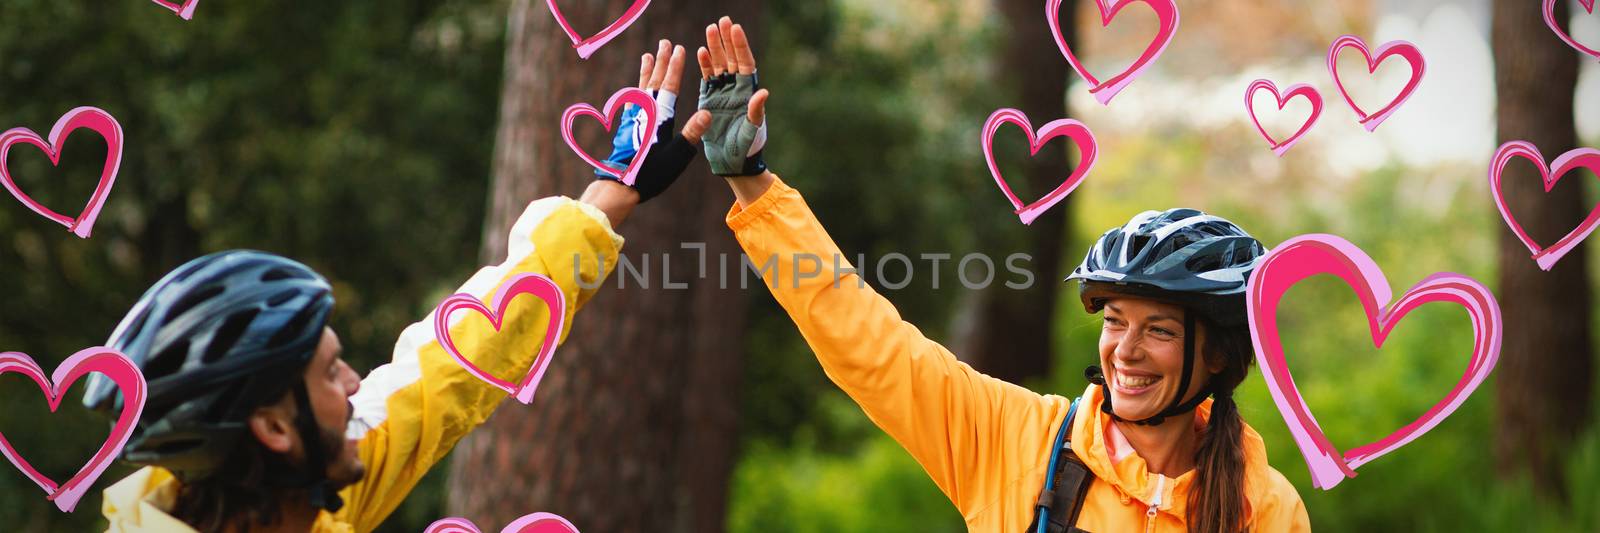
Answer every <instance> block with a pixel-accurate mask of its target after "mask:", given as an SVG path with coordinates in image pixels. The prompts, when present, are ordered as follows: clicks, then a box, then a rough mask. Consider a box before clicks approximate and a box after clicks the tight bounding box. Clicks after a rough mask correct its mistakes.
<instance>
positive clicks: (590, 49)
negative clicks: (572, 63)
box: [545, 0, 650, 59]
mask: <svg viewBox="0 0 1600 533" xmlns="http://www.w3.org/2000/svg"><path fill="white" fill-rule="evenodd" d="M545 3H546V4H548V5H549V6H550V14H551V15H555V17H556V24H559V25H561V31H564V32H567V38H568V39H572V47H573V48H576V49H578V57H580V58H583V59H589V55H590V54H593V53H594V51H595V50H599V49H600V47H602V46H605V45H606V43H607V42H610V41H611V40H612V39H615V38H616V37H617V35H620V34H622V30H626V29H628V26H631V25H633V22H634V21H636V20H639V16H640V15H643V14H644V8H646V7H650V0H633V5H631V6H628V10H627V11H624V12H623V13H622V16H620V17H617V20H614V21H612V22H611V25H610V26H606V27H605V29H602V30H600V32H599V33H596V34H594V35H593V36H590V37H584V36H582V35H578V32H577V31H576V30H573V29H572V25H571V24H568V23H567V17H566V16H565V15H562V14H561V8H560V7H557V6H556V0H545Z"/></svg>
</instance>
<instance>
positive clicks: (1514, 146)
mask: <svg viewBox="0 0 1600 533" xmlns="http://www.w3.org/2000/svg"><path fill="white" fill-rule="evenodd" d="M1518 157H1521V158H1523V159H1527V160H1529V161H1532V162H1533V166H1534V167H1536V168H1538V169H1539V178H1540V180H1541V181H1543V182H1544V192H1546V193H1548V192H1550V190H1551V189H1554V188H1555V186H1556V182H1557V181H1560V180H1561V177H1562V176H1564V175H1566V174H1567V173H1568V172H1571V171H1573V170H1576V169H1579V168H1587V169H1589V171H1590V172H1593V173H1595V175H1597V176H1600V150H1596V149H1594V148H1578V149H1575V150H1572V151H1569V152H1567V153H1564V154H1561V157H1557V158H1556V160H1555V161H1552V162H1551V163H1550V166H1548V167H1546V166H1545V164H1544V155H1542V154H1540V153H1539V149H1538V148H1537V147H1534V146H1533V143H1530V142H1528V141H1511V142H1507V143H1505V144H1503V145H1500V149H1499V150H1496V151H1495V153H1494V161H1492V162H1490V163H1489V190H1490V191H1491V192H1493V193H1494V205H1495V207H1498V208H1500V217H1501V218H1504V219H1506V225H1508V226H1511V231H1512V232H1513V233H1516V234H1517V238H1518V239H1522V244H1523V245H1525V246H1527V247H1528V251H1530V252H1533V261H1534V262H1535V263H1538V264H1539V268H1540V269H1542V270H1547V271H1548V270H1550V268H1551V267H1553V266H1555V264H1556V261H1559V260H1560V259H1561V257H1562V256H1564V255H1567V252H1570V251H1572V249H1573V247H1576V246H1577V245H1578V243H1580V242H1583V239H1584V238H1586V237H1588V236H1589V234H1590V233H1593V232H1594V229H1595V226H1596V225H1600V203H1597V204H1595V206H1594V208H1593V209H1590V210H1589V216H1588V217H1587V218H1584V219H1583V222H1581V223H1579V224H1578V227H1576V228H1573V229H1572V231H1570V232H1567V235H1566V236H1565V237H1562V238H1561V240H1559V241H1556V243H1555V244H1553V245H1551V246H1550V247H1549V248H1544V247H1541V246H1539V243H1537V242H1534V241H1533V237H1529V236H1528V232H1526V231H1523V230H1522V224H1518V223H1517V219H1516V217H1513V216H1511V210H1510V209H1508V208H1506V198H1505V194H1504V193H1502V192H1501V190H1500V175H1501V173H1503V172H1505V169H1506V164H1508V163H1510V162H1511V160H1512V159H1514V158H1518Z"/></svg>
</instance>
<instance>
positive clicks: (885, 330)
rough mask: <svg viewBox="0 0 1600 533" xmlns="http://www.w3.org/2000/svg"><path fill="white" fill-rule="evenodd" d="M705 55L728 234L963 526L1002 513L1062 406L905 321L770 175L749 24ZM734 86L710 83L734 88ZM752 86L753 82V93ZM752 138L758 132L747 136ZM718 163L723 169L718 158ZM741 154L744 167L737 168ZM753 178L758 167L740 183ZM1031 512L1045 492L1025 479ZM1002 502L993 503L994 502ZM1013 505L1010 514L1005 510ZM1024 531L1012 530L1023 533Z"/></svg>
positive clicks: (720, 37)
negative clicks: (731, 202) (990, 512)
mask: <svg viewBox="0 0 1600 533" xmlns="http://www.w3.org/2000/svg"><path fill="white" fill-rule="evenodd" d="M706 31H707V40H708V41H709V42H708V46H707V48H705V49H702V50H701V51H700V53H699V59H700V69H701V73H702V75H703V76H705V77H706V79H707V80H709V81H710V83H706V82H703V87H702V93H701V102H702V106H703V107H706V106H709V107H710V108H709V109H705V110H702V111H700V112H699V113H697V114H696V116H695V117H694V119H692V121H695V120H707V119H708V118H709V119H711V124H710V125H709V128H708V131H707V133H706V136H705V147H706V152H707V159H709V160H710V161H711V162H712V167H713V171H714V172H716V173H718V174H720V175H723V176H724V177H725V178H726V179H727V181H728V185H729V187H730V188H731V189H732V191H733V193H734V195H735V197H736V198H737V200H738V202H737V204H736V205H735V206H733V208H732V209H731V210H730V212H729V214H728V220H727V222H728V226H729V227H730V228H732V229H733V231H734V235H735V236H736V237H737V239H738V240H739V243H740V245H741V246H743V248H744V251H745V254H746V255H747V256H748V257H749V261H750V263H751V264H752V265H755V266H756V267H757V268H758V269H761V270H762V275H763V278H764V279H765V281H766V282H767V286H768V287H769V288H770V290H771V291H772V295H773V297H774V298H776V299H777V300H778V303H779V304H781V305H782V306H783V308H784V310H785V311H786V312H787V313H788V315H789V317H790V318H791V319H793V320H794V323H795V325H796V326H797V327H798V328H799V330H800V333H801V335H802V336H803V337H805V339H806V342H807V344H809V345H810V347H811V349H812V350H813V351H814V352H815V353H816V356H817V360H818V361H819V362H821V364H822V368H823V370H824V371H825V372H826V373H827V374H828V377H829V378H830V379H832V380H833V382H834V383H835V384H837V385H838V386H839V387H840V388H841V389H843V390H844V391H845V393H847V394H848V395H849V396H850V397H851V399H853V400H855V402H856V403H857V404H859V405H860V406H861V408H862V410H863V411H865V412H866V414H867V416H868V417H869V418H871V419H872V421H873V422H874V423H875V424H877V425H878V427H880V428H882V429H883V430H884V431H885V432H886V433H888V434H889V435H890V436H891V437H893V438H894V439H895V440H896V441H897V442H899V443H900V445H901V446H903V447H905V449H906V450H907V451H908V452H910V453H911V455H912V457H914V458H915V459H916V460H917V462H918V463H920V464H921V465H922V467H923V468H924V469H925V470H926V471H927V472H928V474H929V475H930V476H931V477H932V478H933V480H934V482H935V483H936V484H937V485H938V486H939V488H940V489H941V490H942V491H944V493H945V494H946V495H947V496H949V498H950V499H951V501H952V502H954V503H955V504H956V506H957V508H959V509H960V510H961V512H962V514H963V515H965V516H967V517H969V518H970V517H972V516H974V515H976V514H979V513H983V512H985V511H986V510H987V509H990V508H995V507H1008V506H1009V505H1010V503H1013V502H1009V501H1007V502H1005V503H1002V500H1008V499H1011V500H1014V499H1017V498H1018V497H1019V495H1021V494H1022V493H1023V492H1027V491H1019V490H1017V487H1019V486H1022V485H1028V483H1019V480H1020V479H1022V478H1024V477H1027V476H1031V475H1035V474H1037V476H1038V477H1039V479H1043V464H1044V462H1045V460H1046V459H1047V455H1046V450H1047V449H1048V448H1049V445H1050V441H1051V438H1052V437H1053V436H1054V431H1055V429H1056V424H1059V422H1060V420H1061V418H1062V417H1063V416H1064V413H1065V407H1066V401H1065V399H1064V398H1061V397H1045V396H1040V395H1038V394H1035V393H1033V392H1031V391H1029V390H1027V389H1024V388H1022V387H1019V386H1016V385H1013V384H1010V383H1006V382H1004V381H1001V380H998V379H995V378H992V377H989V376H986V375H983V374H981V373H979V372H977V371H976V370H973V369H972V367H970V366H968V365H966V364H965V363H962V362H960V361H958V360H957V359H956V358H955V356H954V355H952V354H951V353H950V351H949V350H946V349H945V348H944V347H943V346H941V345H939V344H938V343H937V342H934V341H932V340H930V339H928V338H927V337H925V336H923V335H922V333H921V331H919V330H918V329H917V328H916V327H915V326H913V325H911V324H910V323H907V322H905V321H904V320H901V318H900V314H899V312H898V311H897V310H896V309H895V308H894V305H893V304H892V303H890V302H889V301H888V300H887V299H885V298H883V297H882V296H880V295H879V294H878V293H877V292H875V291H873V290H872V289H871V288H870V287H868V286H867V285H866V283H865V282H864V281H863V280H862V278H861V277H860V275H859V274H858V273H857V268H859V267H858V266H852V265H851V264H850V262H849V261H848V260H847V259H845V258H846V257H847V256H846V255H844V254H843V253H842V252H841V251H840V250H839V248H838V246H837V245H835V244H834V242H833V239H832V238H830V237H829V236H828V233H827V231H826V230H824V229H823V227H822V224H821V223H820V222H819V221H818V220H817V218H816V216H815V215H814V214H813V213H812V212H811V209H810V207H809V206H807V205H806V203H805V200H804V199H803V198H802V197H801V195H800V193H799V192H798V191H796V190H794V189H793V188H790V187H788V186H787V185H785V184H784V183H783V181H782V180H781V179H779V178H778V177H777V176H776V175H774V174H773V173H772V172H770V171H767V170H766V164H765V162H764V161H752V159H759V158H760V157H761V151H762V150H761V147H760V146H756V145H752V144H749V143H747V142H746V141H749V140H752V139H761V140H762V141H763V143H764V139H765V134H764V133H760V130H761V129H762V125H763V124H764V119H765V113H764V112H763V107H764V103H765V101H766V95H767V91H766V90H765V89H759V88H758V87H756V86H755V79H754V74H755V60H754V57H753V54H752V53H751V52H750V47H749V43H748V40H747V38H746V36H745V34H744V30H743V28H741V27H740V26H738V25H735V24H732V22H731V21H729V20H728V19H726V18H724V19H723V20H722V21H720V22H719V24H718V25H717V26H713V27H709V28H707V30H706ZM730 73H731V75H732V76H733V84H732V85H729V84H727V83H722V84H720V85H719V84H717V83H715V80H724V81H726V80H728V79H729V75H730ZM747 84H748V85H747ZM753 132H754V133H753ZM712 154H722V157H720V159H721V161H722V164H721V165H720V167H719V164H718V161H719V157H718V156H716V155H712ZM741 155H743V156H744V159H743V160H740V157H739V156H741ZM752 170H759V172H756V173H753V174H747V173H748V172H750V171H752ZM1031 485H1032V488H1031V489H1029V490H1031V491H1033V493H1032V494H1028V495H1026V499H1027V500H1028V502H1029V503H1031V501H1032V497H1033V496H1036V495H1037V492H1036V491H1037V490H1038V487H1039V484H1038V483H1037V482H1034V483H1032V484H1031ZM997 504H999V505H997ZM1008 508H1009V507H1008ZM1019 527H1020V526H1019Z"/></svg>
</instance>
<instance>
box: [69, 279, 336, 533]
mask: <svg viewBox="0 0 1600 533" xmlns="http://www.w3.org/2000/svg"><path fill="white" fill-rule="evenodd" d="M332 292H333V290H332V287H330V286H329V285H328V281H327V280H325V279H323V277H322V276H320V275H318V274H317V273H316V272H314V271H312V270H311V269H310V268H308V267H306V266H305V265H303V264H300V263H298V262H296V261H294V260H291V259H287V258H284V257H280V256H277V255H273V254H268V253H264V252H257V251H251V250H231V251H225V252H219V253H214V254H211V255H207V256H204V257H200V258H198V259H195V260H192V261H189V262H188V263H185V264H184V265H182V266H180V267H178V268H177V269H175V270H173V271H172V272H171V273H168V274H167V275H166V276H165V277H163V278H161V280H160V281H158V282H156V284H155V285H154V286H152V287H151V288H150V290H148V291H146V292H145V293H144V295H143V296H142V297H140V298H139V301H138V302H137V303H135V304H134V306H133V309H132V310H130V311H129V312H128V314H127V316H126V317H124V318H123V320H122V322H121V323H120V324H118V325H117V328H116V330H115V331H113V332H112V334H111V339H110V341H108V344H107V345H108V346H110V347H111V348H114V349H117V350H119V351H121V352H122V353H124V354H126V355H127V356H128V358H129V359H131V360H132V361H133V362H134V364H136V365H138V367H139V368H140V370H141V371H143V373H144V377H145V380H146V382H147V383H148V392H147V397H146V401H145V410H144V413H143V415H141V417H140V418H139V423H138V425H137V426H136V427H135V428H134V430H133V433H132V435H131V436H130V437H129V439H128V442H127V445H126V446H125V447H124V448H123V449H122V454H121V458H122V459H123V460H125V461H128V462H131V463H136V464H141V465H153V466H160V467H162V468H166V469H168V470H170V471H172V472H173V473H174V474H175V475H177V476H178V478H179V479H180V480H183V481H185V482H190V481H195V480H200V479H205V478H206V477H207V476H209V475H210V474H211V473H213V471H215V470H216V469H217V468H218V466H219V465H221V463H222V462H223V461H225V460H227V458H228V456H229V454H230V453H231V452H232V451H233V450H234V448H235V446H236V445H237V444H238V443H239V439H241V438H248V435H249V431H248V426H247V421H248V419H249V417H250V415H251V414H252V413H253V412H254V411H255V409H256V408H257V407H260V406H262V405H265V404H268V403H271V402H273V401H277V400H278V399H279V398H282V397H283V395H284V394H285V393H287V392H289V391H291V390H293V391H294V393H295V398H296V401H297V402H299V405H298V409H297V411H298V414H297V419H296V421H295V422H296V426H297V430H298V431H299V432H300V434H301V435H300V437H301V440H302V442H303V444H304V445H305V446H304V447H305V449H306V453H307V457H306V458H307V461H306V463H307V464H306V470H307V471H306V472H302V473H299V475H298V476H291V477H295V478H297V479H292V480H288V481H283V480H280V481H283V483H284V484H287V485H290V486H297V487H310V488H312V489H314V490H312V491H311V492H312V493H314V494H313V499H314V500H317V501H315V502H314V503H316V504H318V505H319V506H320V507H323V508H327V507H328V506H330V505H331V506H333V507H334V508H335V509H336V508H337V505H338V502H337V499H338V497H337V496H336V495H332V493H331V491H326V490H315V489H317V488H318V487H319V486H321V487H324V488H326V487H327V483H326V480H325V477H326V476H325V473H324V469H325V456H326V450H323V449H322V448H323V446H322V445H321V444H320V439H318V438H317V436H318V435H319V434H320V433H319V431H320V430H319V429H318V426H317V425H316V420H315V418H314V415H313V414H312V410H311V404H310V400H309V398H308V397H307V395H306V392H305V380H304V378H303V377H302V373H303V371H304V369H305V366H306V365H307V364H308V363H309V362H310V361H311V359H312V356H313V355H314V354H315V352H316V347H317V343H318V342H319V341H320V339H321V337H322V330H323V328H324V327H325V325H326V324H327V321H328V314H329V312H330V311H331V310H332V309H333V294H332ZM84 404H85V406H87V407H89V408H91V409H95V410H98V411H102V412H108V413H114V412H117V411H118V410H120V409H121V404H122V395H121V393H120V391H119V390H118V389H117V388H116V386H115V384H114V383H112V382H111V381H110V380H109V379H107V378H105V377H103V376H99V375H95V376H93V377H92V378H91V380H90V381H89V384H88V389H87V392H86V393H85V395H84ZM322 493H325V494H322ZM328 496H332V498H331V500H330V499H329V498H328ZM330 510H332V509H330Z"/></svg>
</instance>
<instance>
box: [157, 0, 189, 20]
mask: <svg viewBox="0 0 1600 533" xmlns="http://www.w3.org/2000/svg"><path fill="white" fill-rule="evenodd" d="M150 1H152V2H155V3H156V5H159V6H161V7H164V8H167V9H170V10H172V12H173V13H177V14H178V16H179V17H181V18H183V20H189V19H190V18H193V17H194V8H195V7H196V6H199V5H200V0H186V1H185V2H182V3H178V2H172V1H169V0H150Z"/></svg>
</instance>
